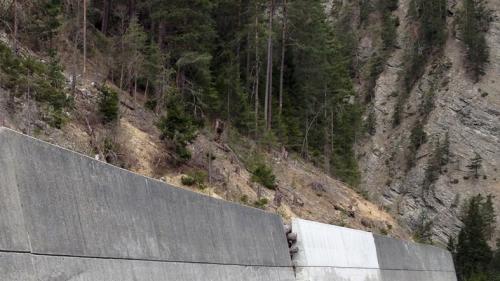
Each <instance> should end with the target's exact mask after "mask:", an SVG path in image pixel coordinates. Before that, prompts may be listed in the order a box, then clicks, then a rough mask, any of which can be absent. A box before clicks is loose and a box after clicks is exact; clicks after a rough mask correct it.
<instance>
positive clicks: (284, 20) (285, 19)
mask: <svg viewBox="0 0 500 281" xmlns="http://www.w3.org/2000/svg"><path fill="white" fill-rule="evenodd" d="M287 17H288V11H287V0H283V34H282V38H281V68H280V94H279V95H280V97H279V99H280V101H279V103H280V104H279V115H280V116H281V113H282V111H283V78H284V73H285V50H286V36H287V20H288V18H287Z"/></svg>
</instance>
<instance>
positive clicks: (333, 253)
mask: <svg viewBox="0 0 500 281" xmlns="http://www.w3.org/2000/svg"><path fill="white" fill-rule="evenodd" d="M292 231H293V232H296V233H297V236H298V240H297V246H298V247H299V252H298V253H297V254H296V255H295V256H294V258H293V263H294V265H295V267H296V273H297V281H456V280H457V279H456V274H455V269H454V265H453V260H452V257H451V255H450V253H449V252H448V251H446V250H443V249H441V248H437V247H433V246H428V245H420V244H415V243H411V242H405V241H400V240H396V239H392V238H388V237H384V236H379V235H373V234H371V233H368V232H364V231H359V230H354V229H348V228H342V227H338V226H333V225H326V224H321V223H317V222H311V221H306V220H301V219H294V220H293V222H292Z"/></svg>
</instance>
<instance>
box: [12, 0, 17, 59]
mask: <svg viewBox="0 0 500 281" xmlns="http://www.w3.org/2000/svg"><path fill="white" fill-rule="evenodd" d="M12 9H13V13H14V52H16V53H17V0H14V2H13V3H12Z"/></svg>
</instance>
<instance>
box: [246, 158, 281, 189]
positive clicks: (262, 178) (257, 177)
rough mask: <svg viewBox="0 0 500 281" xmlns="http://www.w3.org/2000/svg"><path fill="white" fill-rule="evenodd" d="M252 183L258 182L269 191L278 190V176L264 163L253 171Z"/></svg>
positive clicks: (259, 164)
mask: <svg viewBox="0 0 500 281" xmlns="http://www.w3.org/2000/svg"><path fill="white" fill-rule="evenodd" d="M251 179H252V181H254V182H257V183H260V184H262V185H263V186H265V187H266V188H269V189H273V190H274V189H276V176H275V175H274V174H273V169H272V168H271V167H268V166H267V165H266V164H264V163H258V164H257V165H256V166H255V167H254V169H253V170H252V178H251Z"/></svg>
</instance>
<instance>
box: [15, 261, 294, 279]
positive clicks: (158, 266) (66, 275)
mask: <svg viewBox="0 0 500 281" xmlns="http://www.w3.org/2000/svg"><path fill="white" fill-rule="evenodd" d="M34 267H35V271H36V276H37V279H36V280H37V281H59V280H61V281H63V280H64V281H66V280H71V281H165V280H176V281H226V280H227V281H234V280H238V281H294V280H295V279H294V274H293V270H292V269H291V268H282V267H246V266H231V265H214V264H194V263H172V262H152V261H138V260H117V259H95V258H73V257H51V256H35V257H34ZM16 281H17V280H16Z"/></svg>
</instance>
